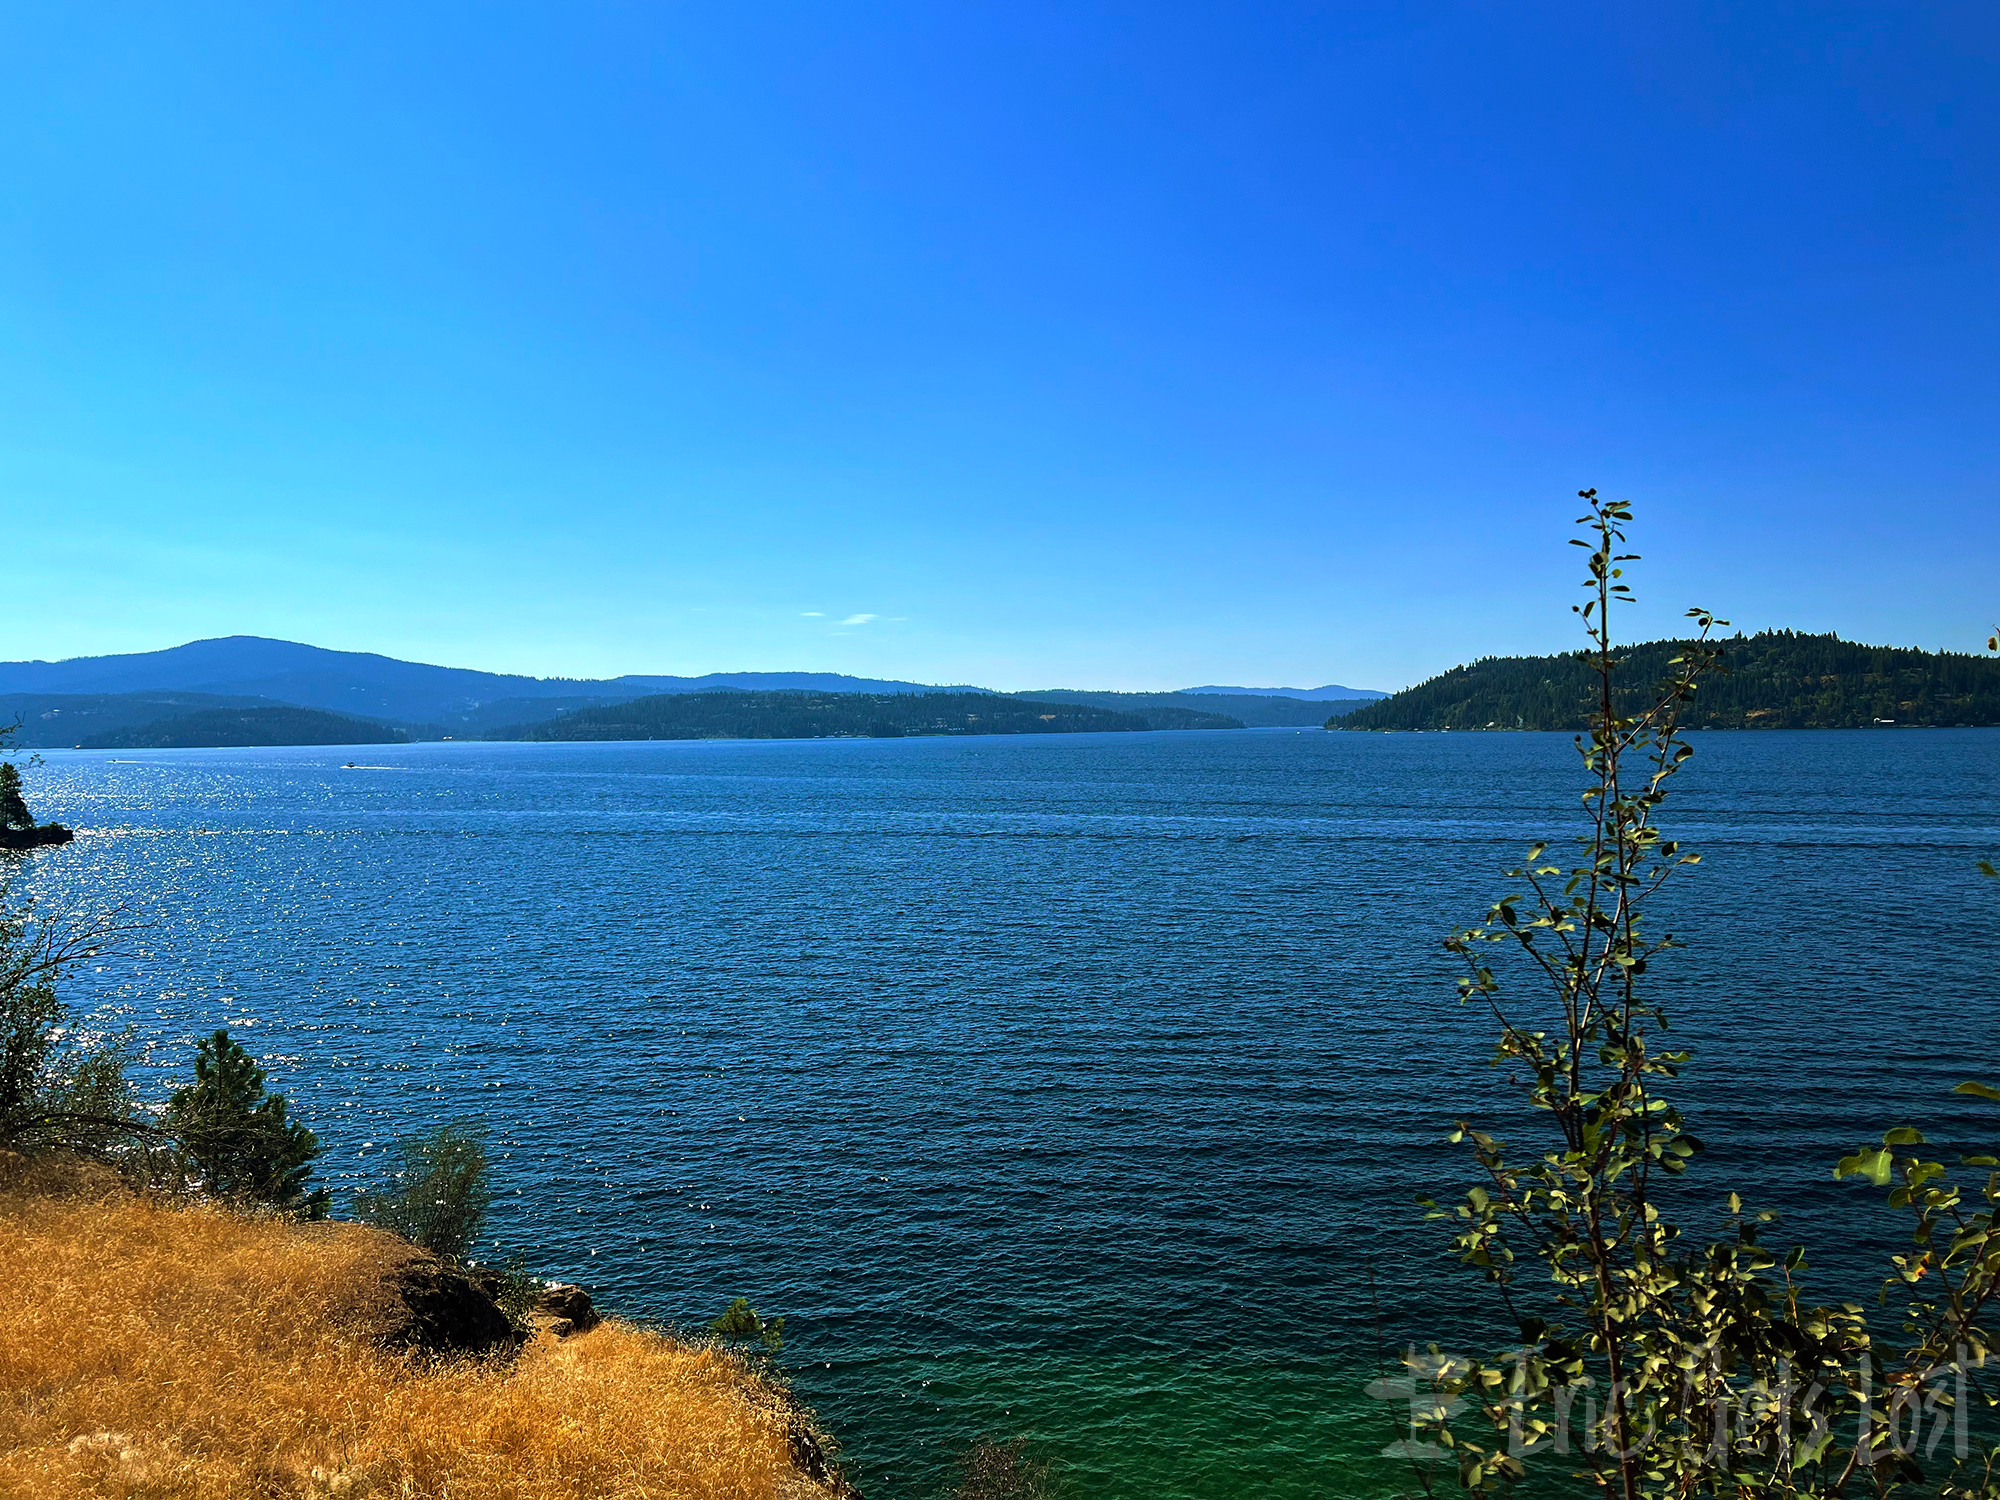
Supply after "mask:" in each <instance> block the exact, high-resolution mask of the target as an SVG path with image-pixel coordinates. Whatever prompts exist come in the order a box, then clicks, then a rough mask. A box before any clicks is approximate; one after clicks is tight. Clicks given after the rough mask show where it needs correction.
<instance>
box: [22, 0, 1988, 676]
mask: <svg viewBox="0 0 2000 1500" xmlns="http://www.w3.org/2000/svg"><path fill="white" fill-rule="evenodd" d="M4 18H5V29H4V33H0V34H4V37H5V46H4V48H0V182H4V184H5V187H4V190H0V485H3V486H4V489H3V490H0V493H4V497H5V501H4V504H5V517H6V523H7V530H8V583H7V588H8V595H9V600H8V602H9V608H8V609H7V610H6V612H5V619H6V640H5V642H4V645H0V657H6V658H20V657H30V656H41V657H61V656H73V655H81V654H95V653H99V652H107V651H124V650H143V649H152V648H156V647H160V646H165V645H170V644H173V643H176V642H179V641H182V640H186V639H190V638H193V637H199V636H212V635H222V634H230V633H237V632H247V633H255V634H261V635H273V636H283V637H287V638H291V639H297V640H306V641H311V642H315V643H317V644H321V645H327V646H335V647H342V648H348V649H359V650H374V651H382V652H387V653H390V654H392V655H397V656H404V657H412V658H417V659H422V660H430V661H438V662H444V663H448V664H452V665H463V666H476V667H485V668H491V669H498V670H513V671H527V672H534V673H538V674H544V675H551V674H565V675H591V676H597V675H606V674H612V673H617V672H623V671H663V672H700V671H708V670H741V669H750V668H770V669H818V670H835V671H848V672H856V673H865V674H869V675H881V676H893V677H911V678H918V679H922V680H928V681H971V682H978V683H983V684H989V685H993V686H999V687H1026V686H1048V685H1069V686H1079V687H1174V686H1184V685H1188V684H1192V683H1202V682H1234V683H1251V684H1275V683H1288V684H1293V685H1307V686H1309V685H1314V684H1318V683H1321V682H1325V681H1329V680H1332V681H1339V682H1344V683H1348V684H1350V685H1359V686H1372V687H1382V688H1393V687H1396V686H1400V685H1403V684H1405V683H1407V682H1410V681H1413V680H1416V679H1419V678H1422V677H1424V676H1426V675H1428V674H1430V673H1432V672H1434V671H1436V670H1439V669H1441V668H1443V667H1446V666H1449V665H1451V664H1453V663H1455V662H1457V661H1460V660H1464V659H1467V658H1469V657H1473V656H1477V655H1482V654H1488V653H1495V652H1512V651H1524V650H1547V649H1554V648H1557V647H1559V646H1563V645H1566V644H1568V643H1569V642H1570V638H1571V637H1570V629H1571V627H1570V624H1569V619H1568V614H1567V609H1566V606H1567V604H1568V603H1569V601H1570V598H1571V593H1570V582H1571V574H1572V572H1573V570H1574V566H1575V558H1576V556H1577V554H1575V553H1574V550H1573V549H1570V548H1566V547H1565V546H1564V545H1563V539H1564V537H1565V536H1566V535H1567V534H1568V531H1567V523H1568V522H1569V520H1570V518H1571V517H1572V516H1573V515H1574V514H1575V513H1576V507H1575V502H1574V500H1573V498H1570V497H1571V496H1572V495H1573V492H1574V491H1575V490H1576V489H1577V488H1579V487H1580V486H1582V485H1585V484H1595V485H1599V486H1601V487H1603V488H1604V489H1606V490H1607V491H1609V492H1614V493H1617V494H1621V495H1625V496H1629V497H1630V498H1632V499H1633V500H1634V501H1635V502H1636V503H1637V504H1638V505H1639V507H1640V528H1641V529H1640V534H1639V538H1638V540H1639V542H1640V548H1639V550H1640V551H1642V552H1644V553H1645V554H1646V555H1647V563H1646V564H1645V565H1644V566H1643V568H1642V571H1641V573H1640V580H1639V581H1640V585H1641V594H1642V599H1643V604H1642V607H1641V610H1640V611H1639V613H1638V616H1637V618H1635V619H1634V621H1633V622H1632V625H1631V629H1632V630H1633V631H1635V632H1636V633H1639V634H1659V633H1664V632H1665V631H1666V629H1667V628H1669V627H1670V625H1671V624H1672V622H1673V621H1674V620H1675V618H1676V617H1677V615H1678V613H1679V610H1680V609H1681V608H1682V607H1683V606H1684V605H1686V604H1688V603H1692V602H1699V603H1703V604H1707V605H1710V606H1712V607H1714V608H1716V609H1718V610H1721V611H1722V612H1723V613H1725V614H1727V615H1729V616H1731V617H1732V618H1734V619H1735V620H1737V621H1738V622H1739V623H1742V624H1745V625H1747V626H1750V627H1752V628H1755V627H1760V626H1764V625H1790V626H1796V627H1799V628H1802V629H1810V630H1826V629H1837V630H1839V631H1840V632H1841V633H1842V634H1843V635H1848V636H1852V637H1855V638H1859V639H1866V640H1877V641H1891V642H1897V643H1911V644H1920V645H1925V646H1932V647H1938V646H1951V647H1955V648H1958V649H1966V650H1970V649H1976V648H1977V647H1978V646H1979V645H1981V644H1982V643H1983V641H1984V638H1985V635H1986V633H1987V629H1988V627H1989V626H1990V625H1991V624H1992V622H1993V619H1994V616H1995V615H1996V614H2000V292H1996V286H2000V279H1996V271H2000V191H1996V188H2000V173H1996V165H2000V149H1996V147H2000V82H1996V80H2000V7H1996V6H1994V5H1993V4H1992V3H1991V0H1977V3H1964V4H1958V3H1948V0H1947V3H1927V4H1902V3H1879V4H1872V5H1858V6H1838V5H1806V4H1798V5H1779V4H1762V5H1759V4H1738V5H1728V6H1724V5H1704V4H1669V5H1583V4H1569V5H1561V6H1555V5H1540V4H1510V5H1498V4H1491V3H1479V4H1463V5H1458V4H1431V5H1425V4H1409V5H1400V6H1397V5H1381V6H1374V5H1325V6H1320V5H1293V6H1287V5H1270V4H1242V3H1227V4H1225V3H1216V4H1210V5H1200V6H1189V5H1175V4H1168V3H1161V0H1146V3H1138V4H1130V5H1122V6H1107V5H1091V4H1080V3H1063V4H1059V5H1056V4H1048V5H1043V4H1034V3H1022V0H1008V3H1005V4H990V5H988V4H958V3H938V4H932V5H922V6H919V5H909V6H897V5H828V4H824V3H819V4H810V5H806V4H800V5H767V4H757V3H743V4H730V5H710V6H693V5H669V4H665V3H647V4H630V5H615V6H614V5H587V4H576V3H565V4H561V5H557V4H548V5H542V6H519V5H513V6H510V5H480V6H463V7H459V6H451V5H445V4H435V3H424V4H417V5H410V4H398V5H394V6H387V5H382V6H377V5H368V4H355V3H343V4H340V5H317V6H274V5H268V4H257V5H243V6H228V5H221V4H199V5H146V6H137V5H134V6H119V5H110V4H107V5H93V6H88V7H85V6H56V5H44V4H11V5H8V6H6V7H5V11H4ZM843 622H851V623H843Z"/></svg>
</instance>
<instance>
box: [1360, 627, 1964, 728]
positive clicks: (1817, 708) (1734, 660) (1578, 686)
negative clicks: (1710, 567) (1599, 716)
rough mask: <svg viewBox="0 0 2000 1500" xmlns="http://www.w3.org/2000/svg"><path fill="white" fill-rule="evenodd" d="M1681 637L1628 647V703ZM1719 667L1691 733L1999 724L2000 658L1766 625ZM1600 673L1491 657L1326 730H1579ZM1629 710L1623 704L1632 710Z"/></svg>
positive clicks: (1638, 698)
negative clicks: (1869, 643)
mask: <svg viewBox="0 0 2000 1500" xmlns="http://www.w3.org/2000/svg"><path fill="white" fill-rule="evenodd" d="M1687 644H1688V643H1687V642H1684V641H1648V642H1645V643H1644V644H1642V645H1636V646H1631V647H1628V648H1626V649H1624V650H1622V651H1621V652H1620V653H1619V654H1620V659H1621V665H1620V667H1619V672H1618V681H1619V683H1620V688H1621V692H1622V693H1623V694H1625V695H1626V696H1627V697H1628V698H1629V699H1630V701H1631V703H1634V704H1636V703H1641V702H1644V701H1647V700H1648V697H1649V695H1650V693H1651V692H1652V689H1653V686H1654V684H1656V683H1658V682H1660V681H1661V680H1662V679H1664V678H1665V677H1667V676H1668V675H1670V664H1671V663H1672V661H1673V659H1674V658H1675V657H1676V656H1679V655H1680V654H1681V652H1682V649H1683V648H1684V647H1685V646H1686V645H1687ZM1719 644H1720V645H1721V647H1722V651H1723V656H1722V672H1721V673H1720V674H1718V675H1716V676H1713V677H1710V678H1708V679H1706V680H1704V681H1703V683H1702V685H1701V691H1700V692H1699V693H1698V694H1697V695H1696V696H1695V697H1694V698H1693V699H1692V700H1691V701H1690V702H1689V703H1688V704H1687V706H1686V708H1685V709H1684V710H1683V716H1682V721H1683V723H1684V724H1685V725H1686V726H1687V727H1689V728H1691V729H1867V728H1871V727H1889V726H1896V727H1912V728H1940V727H1943V728H1951V727H1978V728H1983V727H1987V726H1991V725H2000V660H1995V659H1994V658H1992V657H1982V656H1967V655H1962V654H1960V653H1957V652H1950V651H1939V652H1933V651H1919V650H1914V649H1909V648H1904V647H1898V646H1862V645H1857V644H1856V643H1854V642H1853V641H1843V640H1841V639H1840V638H1839V637H1838V636H1836V635H1800V634H1798V633H1796V632H1794V631H1790V630H1767V631H1764V632H1761V633H1760V634H1757V635H1752V636H1742V635H1739V636H1735V637H1733V638H1731V639H1728V640H1724V641H1721V642H1720V643H1719ZM1594 683H1595V679H1594V678H1593V676H1592V672H1591V668H1590V666H1589V664H1588V663H1586V662H1585V661H1583V660H1582V659H1581V658H1580V657H1578V656H1575V655H1563V656H1489V657H1487V658H1485V659H1484V660H1481V661H1476V662H1473V663H1472V664H1471V665H1470V666H1464V667H1454V668H1452V669H1451V670H1450V671H1449V672H1445V673H1443V674H1441V675H1439V676H1437V677H1433V678H1431V679H1430V681H1428V682H1424V683H1420V684H1418V685H1417V686H1416V687H1413V688H1407V689H1405V690H1404V691H1402V692H1400V693H1396V694H1394V695H1393V696H1391V697H1388V698H1383V699H1381V700H1379V701H1378V702H1374V703H1369V704H1366V705H1364V706H1362V707H1360V708H1357V709H1355V710H1353V711H1352V712H1349V713H1345V714H1339V715H1336V716H1334V717H1332V718H1329V719H1328V720H1327V724H1326V727H1327V728H1329V729H1374V730H1383V729H1389V730H1395V729H1401V730H1416V729H1425V730H1437V729H1454V730H1458V729H1542V730H1566V731H1577V730H1581V729H1583V728H1584V727H1585V725H1586V723H1587V721H1588V717H1589V714H1590V710H1591V704H1592V694H1593V692H1594ZM1624 706H1626V705H1621V707H1624Z"/></svg>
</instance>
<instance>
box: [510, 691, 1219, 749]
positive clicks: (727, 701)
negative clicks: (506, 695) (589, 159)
mask: <svg viewBox="0 0 2000 1500" xmlns="http://www.w3.org/2000/svg"><path fill="white" fill-rule="evenodd" d="M1242 727H1243V726H1242V724H1241V723H1239V722H1238V721H1237V720H1235V719H1228V718H1223V717H1221V716H1220V715H1217V714H1204V713H1196V712H1194V711H1193V710H1191V709H1165V708H1162V709H1153V710H1148V711H1147V713H1146V714H1145V715H1144V716H1141V715H1138V714H1125V713H1115V712H1113V711H1111V710H1109V709H1103V708H1093V707H1090V706H1088V705H1085V704H1065V703H1042V702H1028V701H1025V700H1023V699H1020V698H1004V697H1000V696H997V695H994V694H988V693H740V692H726V693H662V694H660V695H658V696H656V697H652V698H636V699H634V700H633V701H632V702H630V703H619V704H615V705H613V706H610V707H605V708H586V709H582V710H579V711H578V712H576V713H572V714H565V715H563V716H562V717H561V718H559V719H552V720H549V721H548V722H546V723H541V724H525V725H520V726H517V727H516V728H513V729H509V730H502V731H496V732H494V733H492V734H489V735H488V736H487V738H488V739H496V740H498V739H507V740H806V739H826V738H831V737H835V736H849V737H855V738H870V739H897V738H900V737H902V736H904V735H935V734H1075V733H1091V732H1101V731H1106V730H1111V731H1126V732H1131V731H1135V730H1146V729H1241V728H1242Z"/></svg>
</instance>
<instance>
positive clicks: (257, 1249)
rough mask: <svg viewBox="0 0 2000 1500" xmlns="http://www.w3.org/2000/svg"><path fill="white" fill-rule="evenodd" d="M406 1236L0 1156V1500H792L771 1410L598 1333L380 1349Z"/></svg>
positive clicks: (714, 1365) (644, 1340)
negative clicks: (508, 1349)
mask: <svg viewBox="0 0 2000 1500" xmlns="http://www.w3.org/2000/svg"><path fill="white" fill-rule="evenodd" d="M410 1253H411V1252H410V1249H409V1247H408V1246H407V1245H404V1244H403V1243H402V1242H401V1241H399V1240H396V1239H394V1238H393V1237H391V1236H389V1235H386V1234H382V1233H380V1232H378V1231H375V1230H372V1229H368V1228H366V1227H364V1226H361V1225H355V1224H323V1225H295V1224H287V1223H282V1222H275V1221H261V1222H260V1221H253V1220H248V1219H244V1218H241V1217H238V1216H236V1215H233V1214H230V1213H227V1212H224V1211H221V1210H218V1209H214V1208H203V1207H175V1206H172V1205H170V1204H167V1203H164V1202H156V1201H148V1200H146V1199H143V1198H138V1197H134V1196H132V1195H130V1194H126V1193H120V1192H117V1191H115V1188H114V1182H113V1180H112V1179H108V1178H106V1177H104V1176H101V1175H97V1174H94V1173H93V1172H92V1171H91V1170H90V1169H89V1168H87V1167H81V1166H75V1165H70V1166H53V1167H52V1166H49V1165H47V1164H33V1165H32V1166H24V1164H22V1163H21V1162H19V1161H18V1160H17V1161H15V1162H12V1163H7V1162H0V1287H5V1289H6V1292H5V1297H4V1302H0V1495H4V1496H7V1497H10V1500H11V1497H19V1500H44V1497H46V1500H69V1497H72V1496H119V1497H132V1500H138V1497H168V1496H175V1497H179V1496H189V1497H193V1496H200V1497H214V1500H243V1497H250V1496H271V1497H280V1496H283V1497H290V1496H311V1497H333V1496H339V1497H342V1500H362V1497H367V1496H383V1497H387V1496H396V1497H410V1500H419V1497H425V1500H428V1497H435V1500H447V1497H448V1500H552V1497H558V1496H575V1497H579V1500H582V1497H591V1500H627V1497H629V1500H639V1497H647V1500H664V1497H685V1500H738V1497H741V1500H793V1497H798V1500H805V1497H824V1496H827V1495H829V1494H831V1493H832V1492H831V1491H829V1490H828V1489H826V1488H824V1487H823V1486H821V1485H818V1484H815V1483H813V1482H812V1481H810V1480H808V1479H806V1478H805V1477H804V1476H802V1475H801V1474H800V1473H799V1472H798V1471H797V1469H796V1468H795V1467H794V1466H793V1463H792V1460H791V1452H790V1445H789V1442H788V1439H787V1424H788V1420H789V1416H788V1413H787V1412H786V1410H785V1409H784V1407H783V1405H782V1403H781V1402H779V1401H778V1400H777V1399H776V1398H775V1397H774V1395H773V1393H772V1392H771V1391H769V1390H768V1389H767V1388H765V1387H764V1386H762V1385H760V1384H759V1383H758V1382H757V1381H756V1379H755V1378H754V1376H752V1375H750V1374H749V1373H748V1372H747V1371H746V1369H745V1368H744V1366H743V1365H742V1364H741V1363H740V1362H739V1361H736V1360H734V1359H732V1358H731V1357H730V1356H728V1355H727V1354H724V1353H721V1352H719V1351H716V1350H712V1349H704V1348H695V1347H688V1346H685V1345H681V1344H676V1343H674V1342H672V1341H671V1340H669V1339H666V1338H664V1337H661V1336H660V1335H658V1334H653V1333H648V1332H645V1331H643V1330H640V1329H637V1328H633V1327H630V1326H628V1325H623V1324H620V1323H617V1322H608V1323H605V1324H603V1325H602V1326H600V1327H599V1328H597V1329H596V1330H595V1331H593V1332H591V1333H588V1334H584V1335H580V1336H578V1337H575V1338H571V1339H568V1340H565V1341H562V1342H557V1341H556V1340H555V1339H553V1338H551V1337H549V1336H548V1335H546V1334H544V1335H541V1336H539V1337H537V1338H536V1339H534V1340H533V1341H532V1342H530V1343H529V1344H528V1345H527V1346H526V1347H525V1348H524V1349H523V1350H522V1351H521V1353H520V1354H519V1356H518V1357H516V1358H514V1359H511V1360H502V1359H488V1360H484V1361H473V1360H460V1361H456V1362H441V1361H436V1360H431V1359H427V1358H425V1357H423V1356H421V1355H409V1354H396V1353H391V1352H389V1351H387V1350H385V1349H384V1348H382V1347H381V1345H380V1344H379V1342H378V1339H379V1336H380V1334H381V1331H382V1329H383V1328H384V1327H386V1326H388V1324H389V1322H390V1321H392V1318H393V1314H394V1312H395V1305H394V1303H393V1302H391V1301H390V1300H389V1295H390V1294H389V1293H388V1292H387V1291H386V1289H385V1283H384V1278H385V1276H386V1274H387V1273H389V1272H390V1271H393V1269H394V1268H395V1267H396V1266H397V1265H399V1264H401V1263H402V1262H403V1261H404V1260H406V1259H407V1258H408V1257H409V1255H410Z"/></svg>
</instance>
